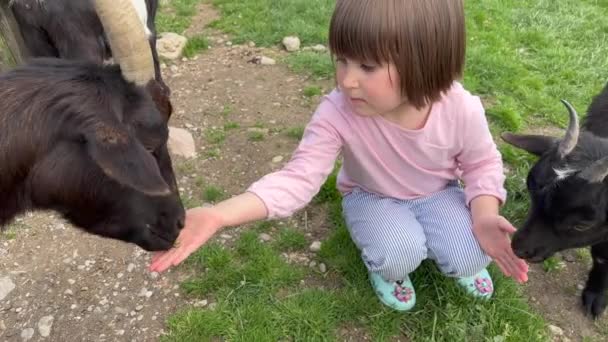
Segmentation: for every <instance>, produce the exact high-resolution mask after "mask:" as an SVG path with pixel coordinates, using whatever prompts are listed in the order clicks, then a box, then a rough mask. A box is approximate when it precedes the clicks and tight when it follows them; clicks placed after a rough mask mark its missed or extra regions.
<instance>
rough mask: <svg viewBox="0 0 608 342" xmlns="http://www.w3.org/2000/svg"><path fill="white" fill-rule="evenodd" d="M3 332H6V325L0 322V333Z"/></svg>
mask: <svg viewBox="0 0 608 342" xmlns="http://www.w3.org/2000/svg"><path fill="white" fill-rule="evenodd" d="M4 330H6V324H4V321H0V331H4Z"/></svg>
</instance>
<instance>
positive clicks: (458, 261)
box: [440, 251, 492, 277]
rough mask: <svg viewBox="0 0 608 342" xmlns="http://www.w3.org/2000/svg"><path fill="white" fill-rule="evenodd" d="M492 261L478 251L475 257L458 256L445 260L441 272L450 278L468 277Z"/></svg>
mask: <svg viewBox="0 0 608 342" xmlns="http://www.w3.org/2000/svg"><path fill="white" fill-rule="evenodd" d="M491 261H492V259H491V258H490V257H489V256H488V255H487V254H485V253H484V252H483V251H480V253H478V254H477V255H459V256H455V257H453V258H450V260H447V262H446V263H445V265H443V267H442V266H441V265H440V268H441V271H442V272H443V273H444V274H446V275H448V276H452V277H470V276H473V275H475V274H477V273H479V271H481V270H483V269H484V268H486V267H488V265H489V264H490V262H491Z"/></svg>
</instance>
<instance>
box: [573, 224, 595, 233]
mask: <svg viewBox="0 0 608 342" xmlns="http://www.w3.org/2000/svg"><path fill="white" fill-rule="evenodd" d="M591 227H593V225H592V224H576V225H574V227H572V228H573V229H574V230H576V231H577V232H584V231H587V230H589V229H591Z"/></svg>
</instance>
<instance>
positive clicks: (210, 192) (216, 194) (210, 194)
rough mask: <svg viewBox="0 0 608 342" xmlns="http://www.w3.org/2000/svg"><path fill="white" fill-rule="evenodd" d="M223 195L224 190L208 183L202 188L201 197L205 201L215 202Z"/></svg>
mask: <svg viewBox="0 0 608 342" xmlns="http://www.w3.org/2000/svg"><path fill="white" fill-rule="evenodd" d="M223 197H224V191H223V190H222V189H220V188H218V187H216V186H213V185H209V186H207V187H205V189H204V190H203V199H204V200H205V201H207V202H216V201H218V200H221V199H222V198H223Z"/></svg>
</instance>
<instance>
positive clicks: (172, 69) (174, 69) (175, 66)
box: [169, 64, 179, 72]
mask: <svg viewBox="0 0 608 342" xmlns="http://www.w3.org/2000/svg"><path fill="white" fill-rule="evenodd" d="M169 69H170V70H171V72H177V71H178V70H179V69H178V68H177V65H175V64H173V65H171V66H170V67H169Z"/></svg>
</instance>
